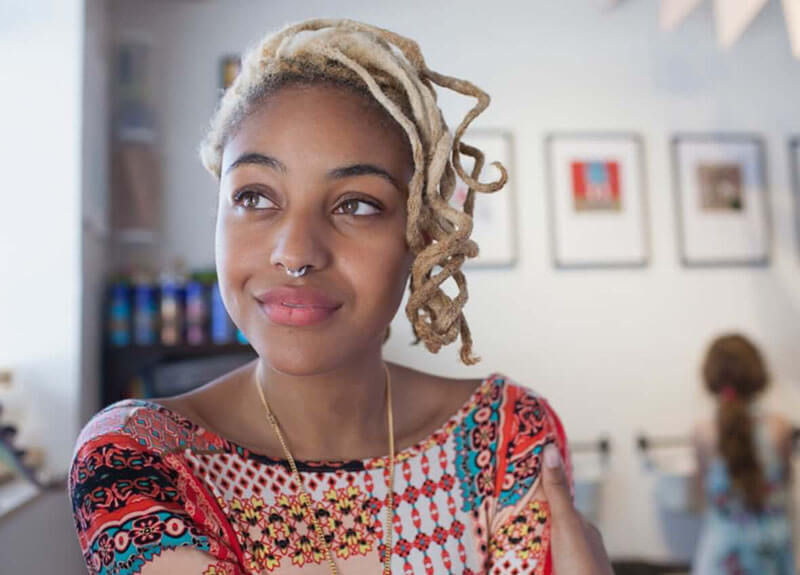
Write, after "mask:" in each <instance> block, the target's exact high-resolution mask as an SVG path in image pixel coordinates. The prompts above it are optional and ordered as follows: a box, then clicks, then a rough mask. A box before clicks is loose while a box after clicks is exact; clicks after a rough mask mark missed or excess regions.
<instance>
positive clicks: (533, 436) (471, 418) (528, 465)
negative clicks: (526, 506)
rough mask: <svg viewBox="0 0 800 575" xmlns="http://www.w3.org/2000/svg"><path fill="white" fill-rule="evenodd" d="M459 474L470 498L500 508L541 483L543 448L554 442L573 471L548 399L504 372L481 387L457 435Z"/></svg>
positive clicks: (491, 377)
mask: <svg viewBox="0 0 800 575" xmlns="http://www.w3.org/2000/svg"><path fill="white" fill-rule="evenodd" d="M455 435H456V442H457V451H458V453H459V455H458V460H457V468H458V469H459V475H460V476H463V477H465V478H470V484H471V491H472V493H471V494H470V496H469V499H471V500H472V501H473V504H474V505H476V506H477V504H478V503H479V502H480V501H481V500H482V499H483V498H484V497H487V496H490V497H494V498H495V499H496V500H497V504H498V506H499V507H500V508H502V507H506V506H510V505H513V504H515V503H517V502H519V501H520V500H521V499H522V498H523V497H524V496H525V495H526V494H527V493H529V492H530V491H531V490H532V488H534V487H535V486H536V484H537V482H538V479H539V477H540V474H541V465H542V456H543V451H544V447H545V446H546V445H547V444H548V443H554V444H555V445H556V446H557V447H558V448H559V451H560V452H561V455H562V458H563V459H564V461H565V462H566V464H567V473H568V475H569V476H570V477H571V470H570V468H569V453H568V449H567V440H566V434H565V432H564V428H563V425H562V424H561V420H560V418H559V417H558V415H557V414H556V412H555V410H553V409H552V407H551V406H550V403H549V402H548V401H547V399H546V398H545V397H544V396H543V395H541V394H540V393H539V392H538V391H536V390H535V389H533V388H531V387H529V386H527V385H523V384H522V383H520V382H519V381H517V380H516V379H512V378H511V377H509V376H508V375H506V374H503V373H493V374H491V375H490V376H489V377H488V378H487V379H486V380H485V381H484V383H483V384H482V385H481V387H480V388H479V390H478V392H477V393H476V395H475V398H474V400H473V402H472V405H471V406H470V408H469V409H468V411H467V412H466V414H465V416H464V418H463V420H462V421H461V425H460V426H459V429H457V430H456V431H455Z"/></svg>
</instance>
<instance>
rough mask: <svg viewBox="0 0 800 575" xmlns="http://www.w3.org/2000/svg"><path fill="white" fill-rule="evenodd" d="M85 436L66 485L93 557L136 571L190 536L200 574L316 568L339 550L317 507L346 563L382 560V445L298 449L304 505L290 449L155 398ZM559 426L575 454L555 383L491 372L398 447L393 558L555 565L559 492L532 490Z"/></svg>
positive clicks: (103, 417)
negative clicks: (331, 456)
mask: <svg viewBox="0 0 800 575" xmlns="http://www.w3.org/2000/svg"><path fill="white" fill-rule="evenodd" d="M121 413H124V414H125V416H124V417H121V416H120V414H121ZM80 441H81V442H80V443H79V445H78V446H77V449H76V455H75V458H74V461H73V466H72V468H71V472H70V486H69V487H70V495H71V498H72V504H73V512H74V516H75V526H76V529H77V531H78V536H79V541H80V543H81V548H82V550H83V552H84V558H85V561H86V564H87V566H88V567H89V570H90V573H104V574H105V573H108V574H111V573H114V574H128V573H130V574H133V573H137V572H138V571H139V569H140V568H141V567H142V565H144V564H146V563H148V562H150V561H156V562H158V557H159V555H161V554H162V553H163V551H164V550H167V549H176V548H178V547H184V548H193V549H195V550H197V551H198V552H199V553H200V554H201V555H199V556H195V557H194V559H193V560H198V561H202V562H203V565H204V566H203V567H202V568H201V569H199V570H197V569H196V568H194V569H193V572H202V573H203V575H242V574H245V573H253V574H255V573H261V574H267V573H269V574H273V573H274V574H277V575H280V574H289V573H291V574H297V573H301V572H306V571H307V569H306V568H309V569H308V571H314V570H315V569H316V570H318V569H319V568H320V567H324V566H325V563H326V561H327V558H326V556H325V553H324V548H323V545H322V544H321V543H322V542H321V541H320V540H319V537H318V535H317V533H316V532H315V530H314V527H313V521H312V516H311V514H312V513H314V514H316V517H317V520H318V521H319V523H320V525H321V526H322V530H323V532H324V537H325V540H326V542H327V543H328V546H329V548H330V549H331V551H332V553H333V556H334V558H335V561H336V563H337V565H338V566H339V567H340V571H342V572H346V573H354V574H356V575H358V574H364V573H374V572H378V571H380V567H381V561H382V557H383V555H384V552H385V549H384V545H383V535H384V529H385V528H386V527H387V526H386V525H384V521H385V504H386V502H387V501H388V494H387V491H386V478H387V474H388V468H387V467H386V459H387V458H385V457H382V458H373V459H367V460H363V461H348V462H298V467H299V469H300V473H301V477H302V480H303V484H304V486H305V488H306V490H307V491H308V492H309V495H310V496H311V499H312V501H313V503H312V506H311V507H307V506H305V505H303V504H302V501H301V500H300V497H299V495H300V489H299V486H298V485H297V483H296V482H295V479H294V477H293V476H292V474H291V471H290V470H289V469H288V466H287V464H286V462H285V461H281V460H278V459H272V458H269V457H266V456H264V455H261V454H257V453H252V452H250V451H248V450H247V449H245V448H243V447H242V446H239V445H237V444H234V443H232V442H230V441H228V440H226V439H225V438H222V437H220V436H218V435H216V434H215V433H213V432H211V431H209V430H205V429H204V428H202V427H200V426H198V425H197V424H195V423H193V422H191V421H189V420H188V419H186V418H184V417H183V416H182V415H180V414H178V413H176V412H173V411H171V410H169V409H167V408H165V407H163V406H160V405H159V404H156V403H153V402H148V401H144V400H126V401H123V402H119V403H118V404H115V405H114V406H110V407H109V408H106V409H105V410H103V411H102V412H101V413H99V414H98V415H96V416H95V418H93V420H92V421H91V422H90V423H89V424H88V425H87V426H86V427H85V428H84V431H83V432H82V434H81V440H80ZM549 442H555V443H556V444H557V445H558V447H559V448H560V450H561V451H562V455H563V456H564V458H565V461H567V462H568V453H567V450H566V438H565V436H564V433H563V429H562V428H561V424H560V422H559V421H558V418H557V416H556V415H555V413H554V412H553V411H552V409H551V408H550V407H549V405H548V404H547V402H546V401H545V400H544V399H543V398H541V397H539V396H538V395H537V394H535V393H534V392H532V391H531V390H529V389H527V388H523V387H520V386H518V385H516V384H514V383H513V382H511V381H509V380H508V379H507V378H505V377H503V376H501V375H492V376H490V377H489V378H487V379H486V380H484V382H483V383H482V385H481V386H479V388H477V389H476V390H475V392H474V393H473V395H472V397H471V398H470V400H469V401H468V402H467V403H466V404H465V405H464V406H463V407H462V408H461V409H460V410H459V411H458V412H457V413H456V414H455V415H453V416H452V417H451V418H450V419H449V420H448V421H447V422H445V424H443V425H442V426H441V427H440V428H439V429H438V430H437V431H436V432H434V433H432V434H431V435H430V436H429V437H428V438H427V439H426V440H423V441H422V442H420V443H418V444H417V445H415V446H413V447H411V448H407V449H405V450H403V451H402V452H400V453H399V454H398V455H399V457H398V459H397V465H396V467H395V482H394V484H393V492H394V521H393V524H392V525H391V526H390V527H389V528H391V529H392V531H393V532H392V570H393V572H395V573H403V575H414V574H417V573H419V574H425V575H434V574H436V575H438V574H440V573H442V574H452V575H456V574H464V575H475V574H477V573H491V574H494V575H513V574H520V573H532V574H534V575H545V574H548V573H550V571H551V568H550V562H549V522H548V510H547V505H546V503H545V502H542V501H537V500H534V499H533V498H532V495H533V493H534V490H535V488H536V485H537V479H538V477H539V476H540V472H541V452H542V449H543V447H544V445H546V444H547V443H549ZM567 471H568V475H570V470H569V467H568V469H567ZM312 566H313V567H312Z"/></svg>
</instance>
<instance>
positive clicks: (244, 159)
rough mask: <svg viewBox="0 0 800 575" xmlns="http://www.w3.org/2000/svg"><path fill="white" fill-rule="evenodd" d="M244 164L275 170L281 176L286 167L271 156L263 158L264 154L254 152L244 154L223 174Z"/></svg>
mask: <svg viewBox="0 0 800 575" xmlns="http://www.w3.org/2000/svg"><path fill="white" fill-rule="evenodd" d="M245 164H257V165H261V166H267V167H268V168H272V169H273V170H277V171H279V172H281V173H283V174H285V173H286V166H284V165H283V164H282V163H281V161H280V160H278V159H276V158H273V157H272V156H265V155H264V154H259V153H256V152H246V153H244V154H242V155H241V156H239V157H238V158H236V160H234V161H233V162H232V163H231V165H230V166H228V167H227V168H226V170H225V173H226V174H227V173H228V172H230V171H231V170H232V169H234V168H236V167H238V166H243V165H245Z"/></svg>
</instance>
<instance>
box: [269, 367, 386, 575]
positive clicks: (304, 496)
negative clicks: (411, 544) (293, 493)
mask: <svg viewBox="0 0 800 575" xmlns="http://www.w3.org/2000/svg"><path fill="white" fill-rule="evenodd" d="M383 371H384V372H385V373H386V419H387V424H388V427H389V478H388V480H387V482H386V493H387V501H386V524H385V526H384V534H383V541H384V548H385V551H384V554H383V574H384V575H391V572H392V566H391V562H392V519H393V512H394V493H393V492H392V486H393V485H394V422H393V420H392V378H391V376H390V375H389V368H388V367H387V366H386V364H385V363H384V364H383ZM255 381H256V387H258V395H259V397H261V403H262V404H263V405H264V411H266V412H267V420H268V421H269V423H270V425H272V429H273V430H274V431H275V435H277V436H278V441H279V442H280V444H281V447H282V448H283V453H284V454H285V455H286V459H288V460H289V467H291V468H292V475H293V476H294V479H295V481H297V483H298V485H300V500H301V502H302V504H303V506H304V507H306V508H307V509H308V510H309V514H310V515H311V520H312V521H313V523H314V531H315V532H316V534H317V538H318V539H319V541H320V543H321V544H322V547H323V548H324V549H325V554H326V555H327V557H328V564H329V565H330V567H331V573H333V575H339V569H338V568H337V567H336V563H335V562H334V561H333V553H331V549H330V547H329V546H328V542H327V541H325V535H324V533H323V532H322V526H321V525H320V524H319V521H317V514H316V513H314V509H312V508H311V496H310V495H309V494H308V491H306V487H305V485H304V484H303V478H302V477H301V476H300V472H299V471H297V464H296V463H295V461H294V457H292V453H291V452H290V451H289V447H288V446H287V444H286V440H285V439H284V438H283V433H281V429H280V425H278V420H277V419H276V418H275V415H274V414H273V413H272V410H271V409H270V407H269V403H267V398H266V397H265V396H264V390H263V388H262V386H261V384H260V383H259V382H258V378H255Z"/></svg>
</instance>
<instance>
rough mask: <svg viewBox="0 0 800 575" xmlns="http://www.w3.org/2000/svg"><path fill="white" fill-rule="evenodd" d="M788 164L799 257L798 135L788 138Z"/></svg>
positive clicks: (799, 254) (799, 151)
mask: <svg viewBox="0 0 800 575" xmlns="http://www.w3.org/2000/svg"><path fill="white" fill-rule="evenodd" d="M789 166H790V170H791V182H792V196H793V197H794V231H795V235H796V238H797V255H798V257H800V136H795V137H793V138H792V139H790V140H789Z"/></svg>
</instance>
